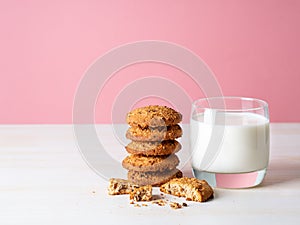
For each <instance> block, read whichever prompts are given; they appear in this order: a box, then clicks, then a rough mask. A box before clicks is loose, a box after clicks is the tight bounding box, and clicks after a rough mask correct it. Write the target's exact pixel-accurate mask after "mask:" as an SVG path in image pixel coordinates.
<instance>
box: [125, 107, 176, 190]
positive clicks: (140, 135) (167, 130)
mask: <svg viewBox="0 0 300 225" xmlns="http://www.w3.org/2000/svg"><path fill="white" fill-rule="evenodd" d="M181 119H182V115H181V114H180V113H178V112H176V111H175V110H174V109H171V108H169V107H166V106H158V105H153V106H146V107H142V108H138V109H135V110H133V111H131V112H129V113H128V114H127V118H126V120H127V123H128V124H129V125H130V128H129V129H128V130H127V132H126V138H128V139H130V140H131V142H130V143H129V144H128V145H127V146H126V147H125V148H126V150H127V152H128V153H130V155H129V156H127V157H126V158H125V159H124V160H123V162H122V165H123V167H124V168H125V169H127V170H128V180H129V181H130V182H132V183H134V184H137V185H153V186H159V185H161V184H163V183H166V182H168V181H169V180H171V179H172V178H179V177H182V172H181V171H180V170H178V169H177V168H176V167H177V166H178V164H179V159H178V157H177V156H176V155H175V153H176V152H178V151H179V150H180V149H181V145H180V143H179V142H178V141H176V140H175V139H176V138H179V137H181V135H182V129H181V127H180V126H179V125H178V123H180V122H181Z"/></svg>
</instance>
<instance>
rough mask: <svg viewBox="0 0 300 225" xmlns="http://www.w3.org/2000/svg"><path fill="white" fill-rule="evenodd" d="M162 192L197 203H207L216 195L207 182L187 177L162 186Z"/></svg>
mask: <svg viewBox="0 0 300 225" xmlns="http://www.w3.org/2000/svg"><path fill="white" fill-rule="evenodd" d="M160 191H162V192H164V193H167V194H171V195H175V196H178V197H185V198H186V200H188V201H196V202H205V201H207V200H208V199H210V198H212V197H213V193H214V192H213V189H212V188H211V187H210V186H209V184H208V183H207V182H206V181H205V180H198V179H196V178H187V177H183V178H175V179H172V180H170V181H169V182H167V183H165V184H163V185H161V186H160Z"/></svg>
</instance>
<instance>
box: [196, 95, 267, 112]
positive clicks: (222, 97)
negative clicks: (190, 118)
mask: <svg viewBox="0 0 300 225" xmlns="http://www.w3.org/2000/svg"><path fill="white" fill-rule="evenodd" d="M216 99H222V100H223V102H224V108H216V107H200V106H197V103H199V102H201V101H206V102H208V103H210V101H211V100H216ZM226 99H233V100H237V99H240V100H243V101H254V102H257V103H259V105H261V106H259V107H249V108H245V109H243V108H240V109H226V105H225V101H226ZM192 107H197V108H202V109H213V110H217V111H231V112H243V111H254V110H260V109H265V108H268V103H267V102H266V101H264V100H262V99H259V98H252V97H241V96H215V97H206V98H199V99H197V100H195V101H193V102H192Z"/></svg>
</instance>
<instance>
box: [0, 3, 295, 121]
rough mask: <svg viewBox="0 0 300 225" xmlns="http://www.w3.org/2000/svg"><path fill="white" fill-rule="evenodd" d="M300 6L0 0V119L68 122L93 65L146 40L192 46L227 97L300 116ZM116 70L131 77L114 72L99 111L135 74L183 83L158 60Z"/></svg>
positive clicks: (285, 116) (278, 116)
mask: <svg viewBox="0 0 300 225" xmlns="http://www.w3.org/2000/svg"><path fill="white" fill-rule="evenodd" d="M299 12H300V1H298V0H252V1H249V0H226V1H223V0H209V1H208V0H207V1H199V0H197V1H196V0H195V1H183V0H182V1H174V0H164V1H161V0H154V1H147V0H142V1H139V0H135V1H132V0H127V1H125V0H124V1H121V0H119V1H86V0H72V1H39V0H35V1H34V0H32V1H25V0H19V1H16V0H11V1H1V2H0V28H1V30H0V32H1V35H0V38H1V41H0V76H1V82H0V106H1V110H0V123H4V124H10V123H71V122H72V104H73V98H74V94H75V91H76V88H77V85H78V83H79V81H80V79H81V77H82V76H83V74H84V72H85V70H86V69H87V68H88V66H89V65H90V64H91V63H92V62H93V61H94V60H95V59H96V58H97V57H99V56H100V55H102V54H104V53H105V52H107V51H109V50H110V49H111V48H114V47H116V46H118V45H121V44H125V43H127V42H133V41H140V40H149V39H151V40H164V41H169V42H174V43H177V44H179V45H182V46H185V47H187V48H189V49H191V50H192V51H194V52H195V53H196V54H198V55H199V56H200V57H201V58H202V59H203V60H204V61H205V62H206V63H207V64H208V65H209V66H210V68H211V69H212V70H213V71H214V72H215V74H216V78H217V79H218V81H219V83H220V85H221V87H222V91H223V93H224V94H225V95H242V96H253V97H258V98H262V99H265V100H267V101H268V102H269V105H270V112H271V120H272V121H273V122H280V121H298V122H300V116H299V115H300V104H299V97H300V87H299V85H300V82H299V81H300V61H299V59H300V13H299ZM120 73H123V74H125V75H126V76H125V77H126V78H125V80H124V76H122V77H123V78H120V76H118V74H116V76H115V77H114V79H116V80H117V79H120V80H119V81H117V82H115V84H114V85H115V86H114V85H112V84H113V83H111V84H108V85H111V86H110V88H107V90H106V91H107V93H106V94H105V99H104V100H102V102H101V103H103V105H105V106H106V107H105V108H103V105H102V108H101V109H100V110H104V111H105V110H106V111H107V113H109V111H110V108H111V105H112V101H113V100H114V97H115V96H114V95H115V94H116V93H117V91H118V90H119V88H122V84H123V85H124V84H126V82H127V83H128V82H129V81H130V80H131V81H132V79H137V78H138V77H139V76H145V75H148V74H156V75H160V74H164V75H165V76H166V77H167V78H172V79H173V80H174V79H175V80H176V82H179V83H180V82H181V84H184V83H185V81H184V77H183V75H182V74H181V72H179V71H175V70H174V69H173V68H170V67H168V68H167V67H166V66H160V65H151V64H145V65H138V66H137V67H136V68H135V69H134V68H133V67H132V68H131V67H129V68H126V69H124V71H120ZM122 79H123V80H122ZM188 89H189V87H188ZM192 90H193V87H192V86H191V87H190V92H191V95H192V97H193V98H197V97H199V96H196V95H198V94H195V96H193V91H192ZM103 91H105V90H103ZM97 109H98V110H99V106H97ZM109 119H110V118H109V117H105V116H104V117H103V118H97V121H98V122H107V121H109Z"/></svg>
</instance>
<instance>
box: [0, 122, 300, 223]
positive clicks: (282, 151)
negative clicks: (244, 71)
mask: <svg viewBox="0 0 300 225" xmlns="http://www.w3.org/2000/svg"><path fill="white" fill-rule="evenodd" d="M105 127H106V128H105ZM105 129H106V130H105ZM102 132H104V134H102V135H105V134H106V138H105V140H106V141H108V143H109V142H110V140H109V137H110V136H111V134H110V132H111V131H110V130H109V129H108V128H107V126H104V129H102ZM111 148H112V149H113V148H120V147H119V146H116V145H114V144H111ZM123 151H124V150H123ZM124 154H126V152H125V151H124ZM118 157H121V156H118ZM270 159H271V160H270V166H269V170H268V173H267V176H266V178H265V180H264V182H263V184H262V185H260V186H258V187H256V188H250V189H241V190H229V189H215V199H213V200H212V201H210V202H207V203H192V202H188V207H186V208H183V209H179V210H173V209H171V208H170V207H168V206H165V207H160V206H157V205H149V206H148V207H141V208H136V207H134V206H133V205H130V204H129V200H128V196H108V195H107V191H106V188H107V183H108V182H107V181H106V180H104V179H102V178H101V177H99V176H98V175H97V174H96V173H94V171H92V170H91V169H90V168H89V167H88V166H87V165H86V163H85V161H84V160H83V159H82V157H81V155H80V153H79V151H78V149H77V146H76V141H75V139H74V134H73V128H72V125H22V126H21V125H20V126H19V125H2V126H0V224H1V225H6V224H22V225H27V224H28V225H29V224H30V225H34V224H39V225H41V224H43V225H45V224H56V225H57V224H64V225H65V224H72V225H76V224H88V225H93V224H97V225H99V224H205V225H207V224H230V225H232V224H243V225H246V224H272V225H273V224H281V225H282V224H284V225H287V224H297V225H299V224H300V124H272V125H271V158H270ZM184 172H185V174H190V170H189V169H186V168H185V171H184ZM156 191H157V190H156ZM178 201H181V200H178Z"/></svg>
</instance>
